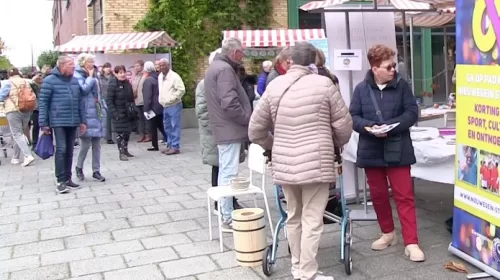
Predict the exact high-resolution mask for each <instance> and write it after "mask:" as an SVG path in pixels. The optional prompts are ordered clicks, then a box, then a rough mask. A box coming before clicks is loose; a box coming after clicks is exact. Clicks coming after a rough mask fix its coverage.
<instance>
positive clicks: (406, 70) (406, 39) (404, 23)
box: [399, 12, 408, 81]
mask: <svg viewBox="0 0 500 280" xmlns="http://www.w3.org/2000/svg"><path fill="white" fill-rule="evenodd" d="M402 16H403V65H404V68H405V69H404V73H405V77H403V79H405V80H406V81H408V66H407V65H408V49H407V48H406V46H407V45H408V38H407V34H406V12H402ZM399 71H401V70H399Z"/></svg>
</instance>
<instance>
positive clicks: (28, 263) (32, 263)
mask: <svg viewBox="0 0 500 280" xmlns="http://www.w3.org/2000/svg"><path fill="white" fill-rule="evenodd" d="M38 266H40V262H39V261H38V256H29V257H22V258H16V259H10V260H5V261H0V273H5V272H13V271H19V270H24V269H30V268H35V267H38Z"/></svg>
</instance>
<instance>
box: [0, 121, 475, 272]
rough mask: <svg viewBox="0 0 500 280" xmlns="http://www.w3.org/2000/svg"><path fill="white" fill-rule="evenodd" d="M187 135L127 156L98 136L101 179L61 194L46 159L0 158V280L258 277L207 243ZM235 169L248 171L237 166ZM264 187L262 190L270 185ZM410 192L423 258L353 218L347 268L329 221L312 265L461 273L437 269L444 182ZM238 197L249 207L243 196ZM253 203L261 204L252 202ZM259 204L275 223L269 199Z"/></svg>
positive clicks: (446, 195)
mask: <svg viewBox="0 0 500 280" xmlns="http://www.w3.org/2000/svg"><path fill="white" fill-rule="evenodd" d="M197 133H198V131H197V130H196V129H188V130H183V133H182V147H181V148H182V150H181V152H182V153H181V154H180V155H174V156H164V155H161V154H160V153H158V152H148V151H146V148H148V147H149V145H148V144H137V143H136V141H135V140H136V139H134V138H133V140H132V141H131V143H130V152H131V153H132V154H134V155H136V157H135V158H133V159H132V160H131V161H129V162H121V161H119V160H118V152H117V148H116V146H115V145H107V144H103V149H102V153H103V155H102V170H101V171H102V174H103V176H105V177H106V179H107V180H106V182H105V183H98V182H95V181H92V179H91V178H87V179H86V180H85V181H84V182H83V183H82V184H83V188H82V189H80V190H78V191H74V192H72V193H70V194H65V195H57V194H56V193H55V191H54V178H53V177H54V175H53V173H54V168H53V166H54V163H53V158H51V159H49V160H46V161H42V160H37V161H36V162H35V164H33V166H29V167H25V168H23V167H21V166H11V165H10V159H3V158H2V159H1V160H2V165H1V166H0V280H4V279H5V280H6V279H29V280H31V279H34V280H36V279H79V280H84V279H85V280H98V279H106V280H115V279H120V280H126V279H134V280H141V279H144V280H155V279H183V280H195V279H198V280H208V279H217V280H223V279H241V280H253V279H267V277H266V276H264V275H263V273H262V269H261V267H260V266H259V267H255V268H243V267H239V266H238V265H237V263H236V261H235V253H234V251H232V249H233V248H234V244H233V239H232V236H231V235H230V234H227V235H226V236H225V238H224V245H225V252H224V253H220V252H219V246H218V240H217V239H215V240H213V241H208V222H207V209H206V190H207V188H209V187H210V172H211V169H210V167H209V166H206V165H203V164H202V162H201V157H200V148H199V140H198V134H197ZM10 153H11V151H9V154H10ZM75 153H78V150H75ZM90 157H91V153H89V155H88V157H87V162H86V165H85V167H84V172H85V175H86V176H87V177H90V176H91V173H92V172H91V168H90V162H91V160H90ZM75 159H76V156H75ZM241 168H242V170H243V171H242V172H243V173H248V170H247V168H246V167H245V164H242V165H241ZM269 182H270V180H269ZM268 190H269V192H268V193H269V196H272V191H271V190H272V188H271V185H269V186H268ZM416 194H417V198H418V200H417V205H418V211H417V215H418V225H419V234H420V242H421V246H422V248H423V250H424V252H425V253H426V255H427V261H426V262H424V263H420V264H416V263H412V262H410V261H408V260H407V259H406V258H405V256H404V252H403V245H397V246H394V247H392V248H389V249H388V250H386V251H383V252H373V251H371V250H370V244H371V242H372V241H373V240H374V239H376V238H377V237H378V235H379V229H378V226H377V225H376V223H374V222H356V223H355V224H354V243H353V251H352V256H353V261H354V267H353V274H352V275H351V276H349V277H347V276H346V274H345V272H344V268H343V264H341V263H340V262H339V244H340V230H339V226H338V225H337V224H333V225H327V226H325V232H324V234H323V236H322V239H321V243H320V250H319V254H318V260H319V264H320V269H321V271H323V272H324V273H325V274H327V275H333V276H335V279H352V280H357V279H378V280H384V279H385V280H389V279H397V280H404V279H414V280H416V279H439V280H446V279H466V278H465V274H458V273H454V272H449V271H445V270H444V268H443V265H444V263H445V262H447V261H449V260H456V261H460V260H458V259H456V258H455V257H453V256H451V255H450V254H449V253H448V252H447V247H448V244H449V242H450V240H451V237H450V235H449V234H448V233H447V232H446V230H445V229H444V226H443V221H444V220H445V219H446V218H447V217H448V216H449V215H450V214H451V209H452V206H451V203H452V194H453V189H452V186H448V185H440V184H434V183H430V182H424V181H417V185H416ZM240 201H241V203H242V204H243V205H247V206H252V205H253V203H251V202H252V201H251V197H242V198H241V199H240ZM258 202H259V205H260V207H263V203H262V200H259V201H258ZM269 202H270V205H271V208H272V209H271V211H272V214H273V220H274V221H275V222H276V221H277V216H278V214H277V211H276V207H275V205H274V200H273V199H269ZM395 217H397V215H396V214H395ZM396 222H398V220H397V219H396ZM214 226H216V223H215V224H214ZM397 228H398V229H399V228H400V226H399V224H398V225H397ZM216 231H217V230H216V228H214V234H215V236H216V237H217V236H218V234H217V233H216ZM268 238H269V236H268ZM269 241H270V238H269ZM280 245H281V246H280V249H279V252H278V256H279V259H278V262H277V265H276V266H275V271H274V274H273V275H272V276H271V277H269V278H270V279H291V276H290V274H289V270H290V259H289V256H288V252H287V249H286V242H285V241H284V238H283V237H282V238H281V242H280ZM468 267H469V269H470V271H476V270H475V269H474V268H472V267H470V266H469V265H468Z"/></svg>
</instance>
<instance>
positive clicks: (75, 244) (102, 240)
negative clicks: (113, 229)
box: [65, 232, 113, 248]
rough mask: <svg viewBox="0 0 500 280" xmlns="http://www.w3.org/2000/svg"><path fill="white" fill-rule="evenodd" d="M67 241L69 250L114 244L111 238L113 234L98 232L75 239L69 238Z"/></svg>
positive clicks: (75, 237)
mask: <svg viewBox="0 0 500 280" xmlns="http://www.w3.org/2000/svg"><path fill="white" fill-rule="evenodd" d="M65 241H66V246H67V248H80V247H87V246H92V245H99V244H106V243H110V242H113V239H112V238H111V233H109V232H96V233H90V234H84V235H78V236H73V237H67V238H66V239H65Z"/></svg>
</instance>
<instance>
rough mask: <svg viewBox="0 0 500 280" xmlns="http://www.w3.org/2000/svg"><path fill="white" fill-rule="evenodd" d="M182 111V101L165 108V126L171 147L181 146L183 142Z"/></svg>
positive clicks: (177, 147)
mask: <svg viewBox="0 0 500 280" xmlns="http://www.w3.org/2000/svg"><path fill="white" fill-rule="evenodd" d="M181 111H182V102H180V103H179V104H175V105H172V106H168V107H165V108H163V127H164V128H165V134H166V135H167V139H166V140H167V146H168V148H169V149H176V150H178V149H179V148H180V144H181Z"/></svg>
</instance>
